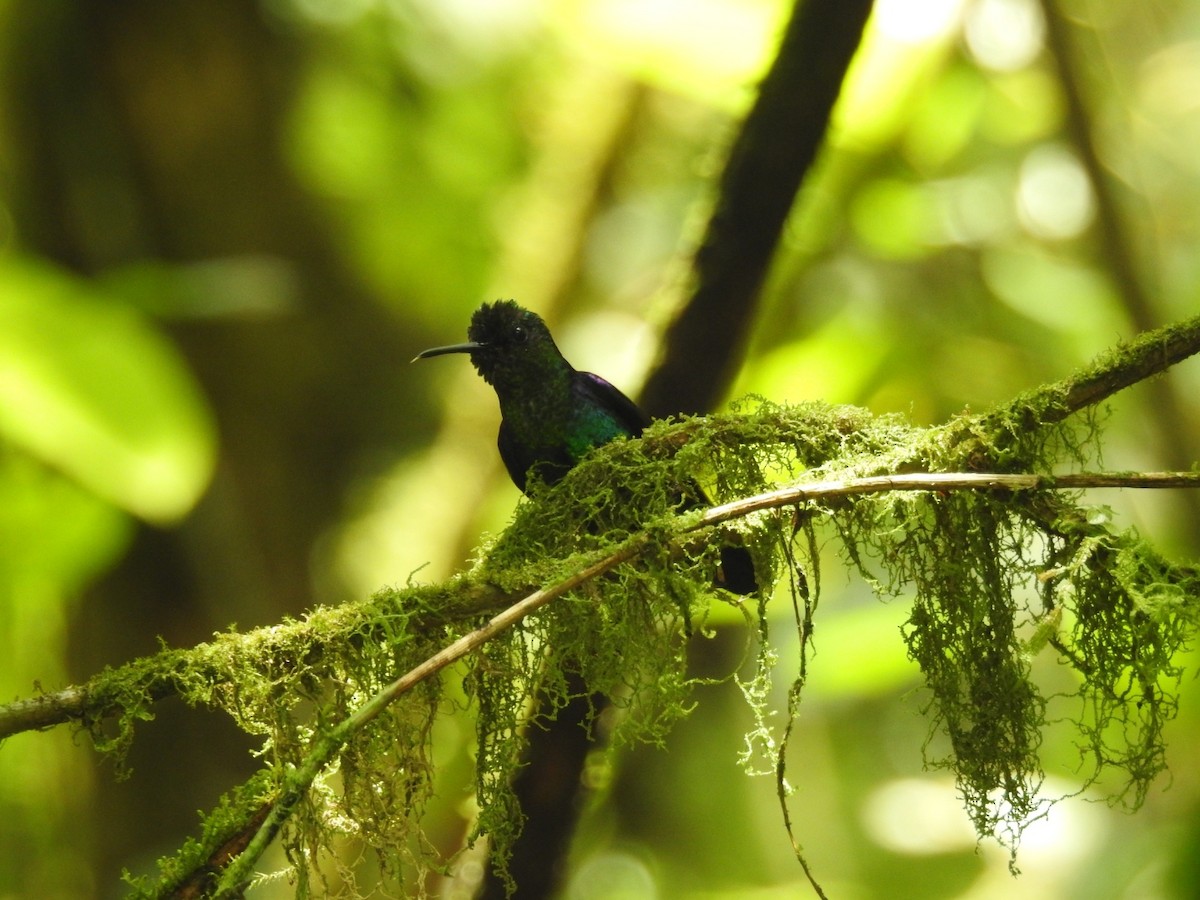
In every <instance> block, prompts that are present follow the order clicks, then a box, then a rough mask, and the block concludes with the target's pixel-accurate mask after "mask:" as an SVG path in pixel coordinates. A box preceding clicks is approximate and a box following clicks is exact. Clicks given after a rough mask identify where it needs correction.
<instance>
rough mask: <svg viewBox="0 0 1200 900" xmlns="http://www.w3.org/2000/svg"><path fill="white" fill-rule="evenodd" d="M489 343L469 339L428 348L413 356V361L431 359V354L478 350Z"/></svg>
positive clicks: (441, 354) (438, 354)
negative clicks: (459, 342)
mask: <svg viewBox="0 0 1200 900" xmlns="http://www.w3.org/2000/svg"><path fill="white" fill-rule="evenodd" d="M486 346H487V344H481V343H479V342H478V341H467V342H466V343H465V344H450V345H448V346H446V347H431V348H430V349H428V350H422V351H421V352H420V353H418V354H417V355H416V356H414V357H413V358H412V362H416V361H417V360H418V359H429V357H431V356H443V355H445V354H447V353H473V352H474V351H476V350H482V349H483V348H484V347H486Z"/></svg>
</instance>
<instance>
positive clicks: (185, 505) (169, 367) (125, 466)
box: [0, 262, 215, 521]
mask: <svg viewBox="0 0 1200 900" xmlns="http://www.w3.org/2000/svg"><path fill="white" fill-rule="evenodd" d="M0 435H2V436H3V437H4V438H5V439H6V440H8V441H10V442H11V443H13V444H15V445H17V446H19V447H20V448H22V449H23V450H25V451H26V452H28V453H29V454H31V455H32V456H34V457H36V458H39V459H41V460H43V461H44V462H46V463H48V464H50V465H52V466H54V467H56V468H58V469H60V470H61V471H63V472H64V473H66V474H68V475H69V476H71V477H72V478H74V479H76V480H77V481H79V482H80V483H81V484H82V485H84V486H85V487H86V488H88V489H89V490H91V491H93V492H94V493H96V494H97V495H99V496H101V497H103V498H105V499H106V500H108V501H110V502H112V503H114V504H116V505H117V506H120V507H122V508H124V509H126V510H128V511H130V512H132V513H134V514H135V515H138V516H141V517H143V518H146V519H152V520H158V521H163V520H169V519H173V518H175V517H178V516H180V515H182V514H183V513H184V512H186V511H187V510H188V509H189V508H190V507H191V506H192V504H193V503H195V501H196V499H197V498H198V497H199V496H200V494H201V492H202V491H203V490H204V487H205V485H206V484H207V483H208V479H209V476H210V474H211V472H212V467H213V458H214V454H215V436H214V429H213V426H212V422H211V420H210V417H209V412H208V409H207V407H206V405H205V402H204V399H203V396H202V395H201V393H200V391H199V389H198V387H197V386H196V384H195V382H194V381H193V380H192V378H191V375H190V373H189V372H188V369H187V367H186V365H185V364H184V362H183V360H182V359H181V358H180V357H179V355H178V353H177V351H176V350H175V348H174V347H173V346H172V345H171V344H170V342H169V341H168V340H167V339H166V338H165V337H163V336H162V335H161V334H160V333H159V332H157V331H156V330H155V329H154V327H153V326H152V325H151V324H150V323H149V322H148V321H147V320H145V319H144V318H143V317H141V316H140V315H138V314H137V313H135V312H134V311H133V310H131V309H129V308H128V307H125V306H122V305H120V304H117V303H114V302H112V301H109V300H107V298H106V296H105V295H104V294H103V293H101V292H99V291H97V290H96V289H95V288H94V287H92V286H90V285H89V284H88V283H87V282H83V281H79V280H76V279H74V278H71V277H70V276H68V275H66V274H63V273H61V272H58V271H56V270H53V269H51V268H48V267H42V266H35V265H32V264H29V263H20V262H8V263H6V264H4V265H0Z"/></svg>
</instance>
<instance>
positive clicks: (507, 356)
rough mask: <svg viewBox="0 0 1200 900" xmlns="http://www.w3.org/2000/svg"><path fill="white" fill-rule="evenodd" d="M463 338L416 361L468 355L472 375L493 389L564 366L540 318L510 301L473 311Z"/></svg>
mask: <svg viewBox="0 0 1200 900" xmlns="http://www.w3.org/2000/svg"><path fill="white" fill-rule="evenodd" d="M467 338H468V340H467V342H466V343H463V344H450V345H449V346H446V347H433V348H432V349H429V350H425V351H423V352H421V353H419V354H417V357H416V359H428V358H429V357H431V356H441V355H443V354H446V353H469V354H471V362H472V364H473V365H474V366H475V369H476V371H478V372H479V374H480V375H481V376H482V377H483V380H484V381H486V382H487V383H488V384H490V385H493V386H494V387H496V388H497V389H500V388H503V387H506V386H509V385H513V384H515V383H516V382H517V381H518V380H520V379H523V378H524V379H536V378H538V377H539V375H545V374H549V373H550V372H552V371H554V370H556V369H560V368H562V367H565V366H566V360H564V359H563V357H562V354H561V353H559V351H558V347H556V346H555V344H554V338H552V337H551V336H550V329H549V328H547V327H546V323H545V322H543V321H542V318H541V316H539V315H538V314H537V313H534V312H530V311H529V310H527V309H525V308H524V307H521V306H518V305H517V303H516V302H515V301H513V300H497V301H496V302H495V303H485V304H483V305H482V306H481V307H479V309H477V310H475V314H474V315H473V316H471V325H470V327H468V328H467ZM413 361H414V362H415V361H416V360H413Z"/></svg>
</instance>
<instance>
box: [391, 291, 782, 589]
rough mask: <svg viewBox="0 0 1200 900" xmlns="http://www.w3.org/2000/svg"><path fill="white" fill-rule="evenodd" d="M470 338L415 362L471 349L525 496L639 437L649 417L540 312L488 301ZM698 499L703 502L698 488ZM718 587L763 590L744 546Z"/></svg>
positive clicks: (730, 555)
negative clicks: (532, 485) (585, 364)
mask: <svg viewBox="0 0 1200 900" xmlns="http://www.w3.org/2000/svg"><path fill="white" fill-rule="evenodd" d="M467 338H468V340H467V341H466V342H465V343H461V344H450V345H448V346H445V347H433V348H431V349H429V350H424V351H422V352H421V353H418V354H417V356H416V357H415V358H414V359H413V362H416V361H417V360H418V359H429V358H430V357H433V356H442V355H445V354H448V353H467V354H470V357H471V364H472V365H474V367H475V370H476V371H477V372H478V373H479V374H480V376H481V377H482V378H483V380H484V381H486V382H487V383H488V384H490V385H491V386H492V387H493V388H494V389H495V391H496V396H497V398H499V400H500V435H499V438H498V440H497V445H498V447H499V449H500V458H501V460H503V461H504V467H505V468H506V469H507V470H508V474H509V477H510V478H512V481H513V484H515V485H516V486H517V488H518V489H519V490H520V491H521V492H522V493H528V491H527V490H526V489H527V487H528V485H529V479H530V476H531V475H532V474H534V473H535V472H536V473H537V476H538V477H539V478H541V479H542V481H543V482H545V483H546V484H548V485H549V484H554V483H556V482H557V481H559V480H560V479H561V478H562V477H563V475H565V474H566V473H567V472H568V471H569V470H570V469H571V467H572V466H574V465H575V464H576V463H577V462H579V460H580V459H582V458H583V456H584V455H585V454H587V452H588V451H589V450H592V449H594V448H596V447H599V446H601V445H602V444H607V443H608V442H609V441H613V440H617V439H619V438H632V437H638V436H640V435H641V433H642V431H643V430H644V429H645V428H646V426H647V425H649V424H650V420H649V418H648V417H647V416H646V414H645V413H643V412H642V411H641V409H639V408H638V406H637V404H635V403H634V402H633V401H632V400H630V399H629V398H628V397H626V396H625V395H624V394H623V393H621V391H620V390H618V389H617V388H616V387H614V386H613V385H612V384H611V383H609V382H608V381H606V380H605V379H603V378H601V377H600V376H599V375H593V374H592V373H591V372H581V371H579V370H577V369H576V368H575V367H574V366H572V365H571V364H570V363H569V362H567V360H566V359H565V358H564V357H563V355H562V353H561V352H560V351H559V349H558V347H557V345H556V344H555V343H554V338H553V337H552V336H551V334H550V329H549V328H547V327H546V323H545V322H544V321H542V318H541V316H539V315H538V314H537V313H534V312H531V311H530V310H528V309H525V308H523V307H521V306H519V305H518V304H517V303H516V302H515V301H513V300H497V301H496V302H495V303H485V304H483V305H482V306H480V307H479V309H477V310H476V311H475V314H474V315H473V316H472V317H471V324H470V326H469V327H468V328H467ZM691 493H692V494H693V495H695V496H694V498H693V502H695V503H697V504H698V503H700V502H703V499H704V497H703V493H702V492H701V490H700V488H699V486H695V487H694V489H693V490H692V491H691ZM717 584H718V586H720V587H724V588H726V589H727V590H730V591H733V592H734V593H737V594H751V593H753V592H754V591H756V590H757V589H758V584H757V581H756V579H755V575H754V565H753V563H752V561H751V559H750V554H749V552H748V551H747V550H746V548H745V547H740V546H733V545H728V546H725V547H722V548H721V571H720V573H719V574H718V577H717Z"/></svg>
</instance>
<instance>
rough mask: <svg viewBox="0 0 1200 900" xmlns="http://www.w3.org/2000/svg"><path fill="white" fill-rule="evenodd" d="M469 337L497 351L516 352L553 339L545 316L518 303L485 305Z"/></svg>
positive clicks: (479, 310) (477, 311)
mask: <svg viewBox="0 0 1200 900" xmlns="http://www.w3.org/2000/svg"><path fill="white" fill-rule="evenodd" d="M467 337H468V338H470V339H471V340H472V341H475V342H476V343H480V344H486V345H487V346H488V348H494V349H496V350H505V349H515V348H518V347H521V346H523V345H527V344H532V343H537V342H538V341H541V340H548V339H549V338H550V330H549V329H548V328H547V327H546V323H545V322H543V321H542V317H541V316H539V315H538V314H537V313H535V312H530V311H529V310H527V309H525V308H524V307H523V306H519V305H518V304H517V302H516V301H515V300H497V301H496V302H495V303H485V304H483V306H481V307H479V309H477V310H475V314H474V315H473V316H471V325H470V327H469V328H467Z"/></svg>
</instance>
